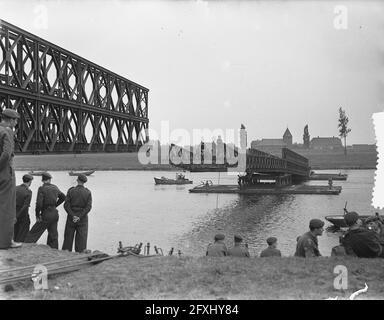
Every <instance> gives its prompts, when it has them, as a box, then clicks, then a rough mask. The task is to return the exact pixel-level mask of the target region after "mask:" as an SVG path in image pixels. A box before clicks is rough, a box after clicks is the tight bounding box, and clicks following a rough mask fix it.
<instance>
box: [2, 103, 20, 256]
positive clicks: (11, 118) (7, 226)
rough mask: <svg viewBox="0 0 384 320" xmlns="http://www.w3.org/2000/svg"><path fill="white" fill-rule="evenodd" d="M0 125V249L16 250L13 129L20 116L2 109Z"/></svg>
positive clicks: (17, 244) (9, 110) (13, 111)
mask: <svg viewBox="0 0 384 320" xmlns="http://www.w3.org/2000/svg"><path fill="white" fill-rule="evenodd" d="M1 118H2V121H1V123H0V249H8V248H17V247H20V246H21V243H16V242H14V241H13V228H14V224H15V222H16V181H15V171H14V170H13V166H12V163H13V156H14V137H13V128H14V127H15V126H16V125H17V121H18V119H19V118H20V115H19V114H18V113H17V112H16V111H15V110H13V109H4V110H3V112H2V113H1Z"/></svg>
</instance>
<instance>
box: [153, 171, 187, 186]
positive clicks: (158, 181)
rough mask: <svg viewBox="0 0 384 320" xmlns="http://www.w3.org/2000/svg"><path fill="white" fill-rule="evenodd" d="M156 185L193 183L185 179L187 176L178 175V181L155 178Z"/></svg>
mask: <svg viewBox="0 0 384 320" xmlns="http://www.w3.org/2000/svg"><path fill="white" fill-rule="evenodd" d="M154 179H155V184H191V183H193V181H191V180H189V179H187V178H185V176H184V175H183V174H181V173H177V174H176V179H169V178H166V177H161V178H156V177H155V178H154Z"/></svg>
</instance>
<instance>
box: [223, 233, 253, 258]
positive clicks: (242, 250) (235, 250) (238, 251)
mask: <svg viewBox="0 0 384 320" xmlns="http://www.w3.org/2000/svg"><path fill="white" fill-rule="evenodd" d="M234 241H235V243H234V246H233V247H232V248H231V249H229V250H228V255H229V256H233V257H248V258H249V251H248V248H247V247H245V246H242V245H241V242H242V241H243V238H242V237H240V236H237V235H235V236H234Z"/></svg>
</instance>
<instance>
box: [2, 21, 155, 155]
mask: <svg viewBox="0 0 384 320" xmlns="http://www.w3.org/2000/svg"><path fill="white" fill-rule="evenodd" d="M148 91H149V90H148V89H147V88H145V87H143V86H141V85H139V84H137V83H135V82H132V81H130V80H128V79H126V78H124V77H121V76H119V75H117V74H115V73H113V72H111V71H109V70H107V69H105V68H103V67H100V66H98V65H97V64H95V63H92V62H90V61H88V60H86V59H84V58H82V57H80V56H78V55H76V54H73V53H71V52H69V51H67V50H65V49H62V48H60V47H59V46H56V45H54V44H52V43H50V42H48V41H45V40H43V39H41V38H39V37H37V36H35V35H33V34H31V33H29V32H26V31H24V30H22V29H20V28H18V27H16V26H13V25H11V24H9V23H7V22H5V21H2V20H0V111H2V110H3V109H4V108H12V109H15V110H17V111H18V112H19V113H20V115H21V118H20V120H19V124H18V127H17V130H16V134H15V138H16V147H17V148H16V151H19V152H36V151H40V152H41V151H42V152H77V151H90V152H92V151H103V152H105V151H134V150H137V149H138V148H139V147H140V146H141V145H142V144H143V143H145V142H146V141H148V135H147V132H148V131H147V129H148V123H149V120H148Z"/></svg>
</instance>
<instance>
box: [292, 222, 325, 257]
mask: <svg viewBox="0 0 384 320" xmlns="http://www.w3.org/2000/svg"><path fill="white" fill-rule="evenodd" d="M323 227H324V222H323V221H321V220H319V219H312V220H311V221H310V222H309V231H308V232H306V233H304V234H303V235H302V236H301V237H298V239H297V245H296V252H295V256H296V257H303V258H310V257H320V256H321V254H320V251H319V245H318V242H317V237H318V236H321V235H322V234H323V231H324V229H323Z"/></svg>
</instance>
